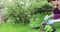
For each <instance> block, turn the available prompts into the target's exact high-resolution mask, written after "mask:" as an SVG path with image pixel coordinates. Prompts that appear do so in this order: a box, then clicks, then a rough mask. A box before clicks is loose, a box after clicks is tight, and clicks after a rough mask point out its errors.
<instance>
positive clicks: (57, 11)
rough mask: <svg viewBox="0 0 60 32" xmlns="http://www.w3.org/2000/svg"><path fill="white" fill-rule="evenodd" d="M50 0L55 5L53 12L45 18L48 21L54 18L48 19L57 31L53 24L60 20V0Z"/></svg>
mask: <svg viewBox="0 0 60 32" xmlns="http://www.w3.org/2000/svg"><path fill="white" fill-rule="evenodd" d="M48 2H49V3H51V4H52V5H53V6H54V8H53V14H52V15H50V16H48V17H44V20H45V21H46V20H48V19H49V18H51V17H52V18H53V20H50V21H48V24H50V25H51V27H52V28H53V30H54V31H55V28H54V26H53V24H54V23H57V22H60V0H48Z"/></svg>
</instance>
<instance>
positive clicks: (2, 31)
mask: <svg viewBox="0 0 60 32" xmlns="http://www.w3.org/2000/svg"><path fill="white" fill-rule="evenodd" d="M0 32H42V31H40V29H38V30H36V29H31V28H30V27H29V26H24V25H20V24H19V25H17V24H0ZM56 32H60V28H57V31H56Z"/></svg>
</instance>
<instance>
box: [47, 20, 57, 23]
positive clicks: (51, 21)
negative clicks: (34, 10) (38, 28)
mask: <svg viewBox="0 0 60 32" xmlns="http://www.w3.org/2000/svg"><path fill="white" fill-rule="evenodd" d="M55 22H56V20H50V21H48V24H54V23H55Z"/></svg>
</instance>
